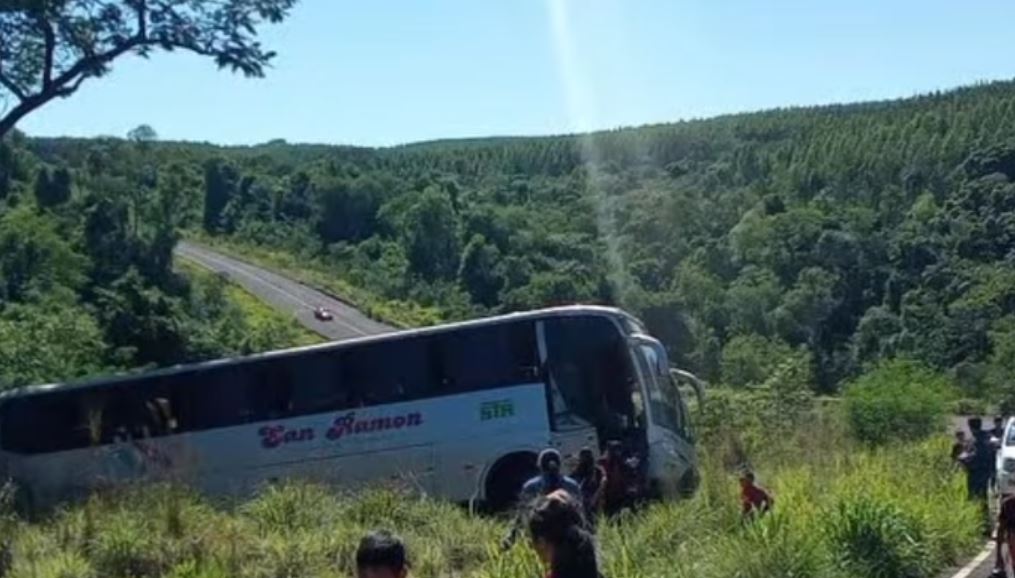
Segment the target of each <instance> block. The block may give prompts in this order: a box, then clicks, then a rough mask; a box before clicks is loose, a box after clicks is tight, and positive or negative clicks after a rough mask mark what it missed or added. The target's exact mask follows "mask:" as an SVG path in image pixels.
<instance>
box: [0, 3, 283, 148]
mask: <svg viewBox="0 0 1015 578" xmlns="http://www.w3.org/2000/svg"><path fill="white" fill-rule="evenodd" d="M294 4H295V0H228V1H225V2H200V1H187V2H178V1H174V0H121V1H118V2H101V1H97V0H77V1H74V2H68V1H66V0H56V1H48V0H47V1H41V0H12V1H10V2H6V3H5V4H4V7H3V10H2V11H0V38H3V39H4V42H3V44H2V45H0V104H2V105H3V107H2V108H0V115H2V116H0V138H3V137H4V135H6V134H7V133H8V132H10V131H11V130H12V129H13V128H14V126H15V124H16V123H17V122H18V121H19V120H20V119H21V118H22V117H24V116H25V115H27V114H28V113H30V112H32V111H34V110H36V109H37V108H39V107H41V106H42V105H44V104H46V103H47V102H49V101H51V100H53V99H55V98H65V97H67V96H70V95H71V94H73V93H74V92H76V91H77V89H78V88H79V87H80V86H81V84H82V83H83V82H84V81H85V80H88V79H89V78H95V77H100V76H103V75H105V74H106V73H108V72H109V70H110V64H111V63H112V62H113V61H114V60H116V59H117V58H119V57H121V56H123V55H125V54H128V53H134V54H137V55H139V56H143V57H148V56H149V55H150V54H151V53H152V52H153V51H155V50H186V51H189V52H192V53H194V54H198V55H201V56H206V57H210V58H212V59H214V60H215V63H216V64H218V66H219V67H220V68H230V69H232V70H233V71H239V72H242V73H243V74H245V75H247V76H262V75H263V73H264V67H265V66H266V65H267V64H268V62H269V61H270V60H271V59H272V57H273V56H274V53H273V52H271V51H268V50H265V49H264V48H262V46H261V44H260V43H259V42H257V40H256V29H257V27H258V26H259V25H261V24H263V23H265V22H269V23H273V22H280V21H281V20H282V19H283V18H284V17H285V16H286V15H287V13H288V11H289V9H290V8H291V7H292V6H293V5H294ZM9 102H13V103H14V104H13V105H11V106H8V103H9ZM149 128H150V127H149ZM151 132H153V131H151ZM137 134H141V133H137ZM146 134H148V132H146ZM138 140H151V139H138Z"/></svg>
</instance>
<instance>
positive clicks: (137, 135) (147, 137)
mask: <svg viewBox="0 0 1015 578" xmlns="http://www.w3.org/2000/svg"><path fill="white" fill-rule="evenodd" d="M127 140H129V141H133V142H136V143H149V142H152V141H156V140H159V134H158V133H157V132H155V129H153V128H152V127H151V126H150V125H147V124H142V125H138V126H136V127H134V128H132V129H130V131H128V132H127Z"/></svg>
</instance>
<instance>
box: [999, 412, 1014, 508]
mask: <svg viewBox="0 0 1015 578" xmlns="http://www.w3.org/2000/svg"><path fill="white" fill-rule="evenodd" d="M998 441H999V442H1000V447H999V448H998V451H997V491H998V493H999V494H1002V495H1007V494H1015V418H1008V421H1007V422H1005V424H1004V439H1001V440H998Z"/></svg>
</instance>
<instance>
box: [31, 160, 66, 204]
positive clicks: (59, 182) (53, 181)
mask: <svg viewBox="0 0 1015 578" xmlns="http://www.w3.org/2000/svg"><path fill="white" fill-rule="evenodd" d="M70 197H71V176H70V171H68V170H67V168H66V167H60V168H58V169H56V170H55V171H52V172H51V171H50V170H49V169H47V168H45V167H43V168H41V169H39V172H38V174H37V175H36V176H35V201H36V202H37V203H38V204H39V206H40V207H56V206H58V205H62V204H64V203H66V202H67V201H69V200H70Z"/></svg>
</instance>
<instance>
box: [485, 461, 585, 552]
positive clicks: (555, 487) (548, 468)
mask: <svg viewBox="0 0 1015 578" xmlns="http://www.w3.org/2000/svg"><path fill="white" fill-rule="evenodd" d="M560 461H561V460H560V452H558V451H557V450H555V449H553V448H547V449H545V450H543V451H542V452H540V453H539V457H538V458H537V459H536V464H537V465H538V466H539V475H537V476H536V477H534V478H532V479H530V480H529V481H527V482H525V484H524V485H523V486H522V490H521V492H520V493H519V495H518V505H519V509H518V513H517V514H516V515H515V520H514V523H513V524H512V525H511V529H510V530H509V531H508V535H507V536H506V537H505V538H504V539H503V540H502V541H501V548H502V549H503V550H508V549H510V548H511V547H512V546H513V545H514V543H515V541H516V540H517V539H518V535H519V533H520V532H521V528H522V522H523V519H524V515H525V513H526V511H527V510H528V508H530V507H531V506H532V504H533V503H535V502H536V500H538V499H539V498H541V497H543V496H547V495H549V494H552V493H553V492H556V491H563V492H565V493H567V494H569V495H570V496H571V497H572V498H574V499H575V500H576V501H579V502H580V501H581V499H582V491H581V488H580V487H579V486H578V482H576V481H574V480H572V479H571V478H570V477H568V476H565V475H563V474H561V473H560Z"/></svg>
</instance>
